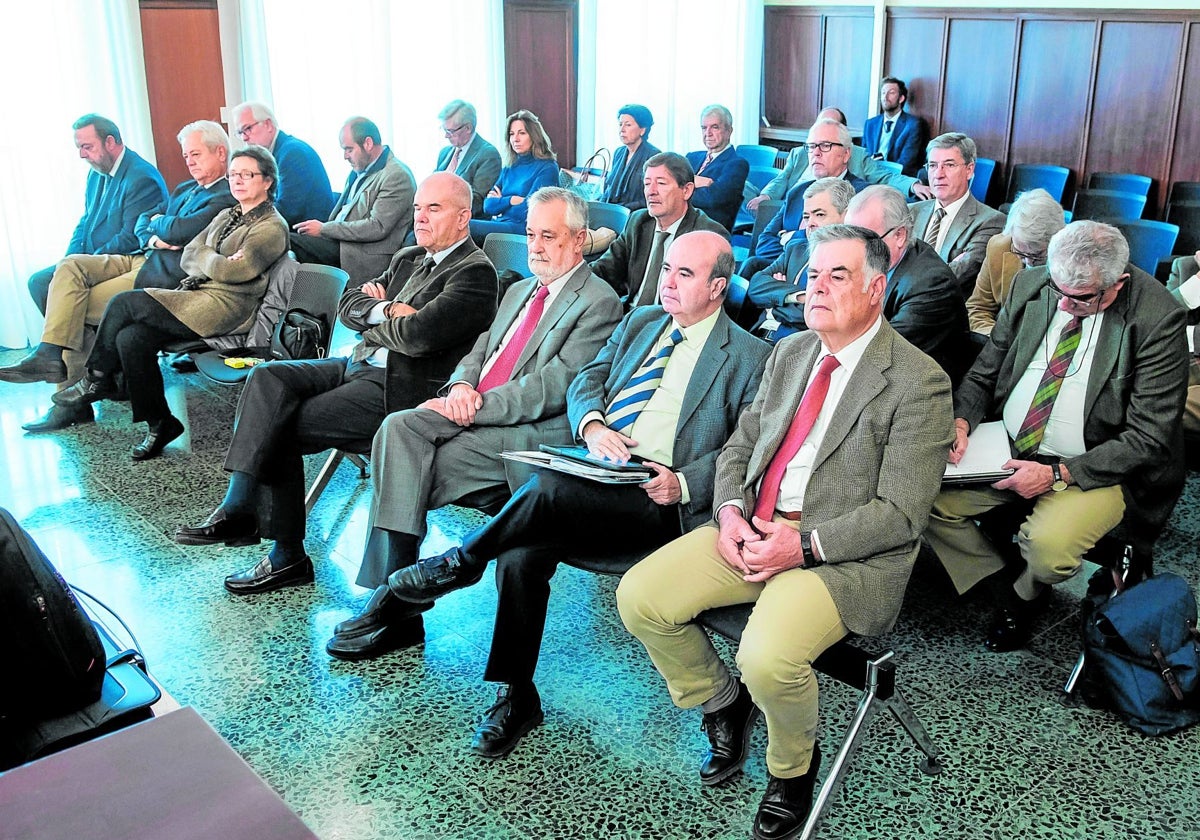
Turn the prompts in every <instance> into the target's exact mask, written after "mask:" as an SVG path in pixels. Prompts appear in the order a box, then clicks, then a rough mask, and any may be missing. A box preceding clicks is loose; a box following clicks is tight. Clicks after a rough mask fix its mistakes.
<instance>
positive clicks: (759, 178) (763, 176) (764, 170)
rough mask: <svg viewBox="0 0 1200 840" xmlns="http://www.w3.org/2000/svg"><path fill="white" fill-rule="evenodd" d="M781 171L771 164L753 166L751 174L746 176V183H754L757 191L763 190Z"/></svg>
mask: <svg viewBox="0 0 1200 840" xmlns="http://www.w3.org/2000/svg"><path fill="white" fill-rule="evenodd" d="M780 171H781V170H779V169H775V168H774V167H771V166H751V167H750V174H748V175H747V176H746V183H747V184H753V185H754V189H755V191H756V192H762V190H763V187H765V186H766V185H767V184H769V183H771V181H772V180H774V178H775V176H776V175H778V174H779V173H780Z"/></svg>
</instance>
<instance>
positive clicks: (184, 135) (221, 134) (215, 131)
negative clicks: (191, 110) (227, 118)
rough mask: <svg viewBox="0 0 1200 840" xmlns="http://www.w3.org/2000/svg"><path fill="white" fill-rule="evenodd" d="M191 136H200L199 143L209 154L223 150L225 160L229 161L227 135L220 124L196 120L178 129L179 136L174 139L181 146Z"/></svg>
mask: <svg viewBox="0 0 1200 840" xmlns="http://www.w3.org/2000/svg"><path fill="white" fill-rule="evenodd" d="M192 134H199V135H200V142H202V143H203V144H204V145H205V147H207V148H208V150H209V151H210V152H216V151H217V149H224V150H225V159H226V160H229V135H228V134H226V133H225V129H224V128H222V127H221V124H220V123H216V122H213V121H212V120H196V121H195V122H190V123H188V124H187V125H185V126H184V127H183V128H181V129H179V134H178V135H177V136H176V137H175V139H176V140H178V141H179V145H180V146H182V145H183V143H184V141H185V140H187V139H188V137H189V136H190V135H192Z"/></svg>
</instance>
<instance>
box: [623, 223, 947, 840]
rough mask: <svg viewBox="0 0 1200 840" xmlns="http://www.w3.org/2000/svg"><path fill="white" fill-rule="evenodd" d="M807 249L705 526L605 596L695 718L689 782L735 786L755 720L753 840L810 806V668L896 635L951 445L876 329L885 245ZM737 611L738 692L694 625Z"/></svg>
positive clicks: (913, 371)
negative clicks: (758, 770) (841, 643)
mask: <svg viewBox="0 0 1200 840" xmlns="http://www.w3.org/2000/svg"><path fill="white" fill-rule="evenodd" d="M810 239H811V240H812V243H813V244H812V247H813V251H812V259H811V262H810V265H809V280H808V289H807V291H808V295H807V298H806V302H805V322H806V323H807V324H808V326H809V328H810V331H809V332H803V333H797V334H795V335H792V336H788V337H787V338H785V339H784V340H783V341H781V342H780V343H779V344H778V345H777V346H776V349H775V352H774V353H773V354H772V355H771V357H770V358H769V359H768V361H767V368H766V372H765V374H764V375H763V381H762V384H761V386H760V387H759V391H758V396H757V397H756V398H755V400H754V403H753V404H752V405H751V406H750V407H749V408H748V409H746V411H745V412H744V413H743V414H742V416H741V419H740V420H739V422H738V427H737V430H736V431H735V432H734V433H733V436H732V437H731V438H730V439H729V442H728V443H726V444H725V448H724V449H723V450H722V452H721V455H720V457H719V458H718V460H717V474H716V487H715V490H714V492H713V508H714V510H715V511H716V515H715V520H714V521H713V522H710V523H708V524H707V525H703V526H701V527H700V528H697V529H696V530H694V531H692V532H691V533H689V534H687V535H685V536H683V537H680V538H679V539H678V540H675V541H674V542H672V543H670V544H669V545H667V546H665V547H664V548H662V549H660V550H659V551H657V552H655V553H654V554H652V555H650V556H649V557H648V558H646V559H645V560H643V561H642V562H641V563H639V564H638V565H637V566H635V567H634V568H633V569H631V570H630V571H629V572H628V573H627V574H626V575H625V578H624V579H623V580H622V582H621V585H620V588H619V589H618V590H617V604H618V607H619V608H620V611H621V618H622V620H623V621H624V622H625V626H626V627H627V628H629V630H630V632H631V633H633V634H634V635H635V636H637V637H638V639H639V640H641V642H642V643H643V644H644V645H645V646H646V649H647V651H648V652H649V653H650V658H651V659H652V660H653V662H654V665H655V667H657V668H658V670H659V671H660V672H661V673H662V674H663V676H664V677H665V678H666V680H667V687H668V689H669V690H670V693H671V699H672V700H673V701H674V702H675V704H676V705H678V706H680V707H683V708H689V707H694V706H701V707H702V708H703V711H704V730H705V732H706V733H707V734H708V738H709V741H710V743H711V750H710V752H709V754H708V755H707V756H706V757H705V759H704V761H703V763H702V764H701V767H700V778H701V781H702V782H703V783H705V784H715V783H717V782H719V781H722V780H723V779H725V778H727V777H728V776H730V775H732V774H733V773H735V772H737V770H738V769H740V767H741V764H742V762H743V760H744V758H745V754H746V745H747V743H748V741H749V734H750V729H751V727H752V724H753V722H754V719H755V717H756V715H757V713H758V709H759V708H761V709H762V710H763V712H764V713H765V715H766V720H767V738H768V745H767V769H768V770H769V772H770V779H769V782H768V785H767V791H766V794H765V796H764V797H763V800H762V803H761V804H760V806H759V809H758V814H757V816H756V817H755V821H754V834H755V836H756V837H760V838H768V839H769V840H773V839H774V838H783V837H791V836H792V835H793V833H794V832H795V831H797V830H798V829H799V827H800V826H802V825H803V824H804V821H805V819H806V818H807V816H808V813H809V811H810V810H811V807H812V791H813V782H814V781H815V780H816V776H817V769H818V767H819V764H820V751H819V750H818V749H817V748H816V744H815V735H816V730H817V713H818V709H817V683H816V678H815V677H814V676H813V674H812V669H811V663H812V662H813V661H814V660H815V659H816V658H817V657H818V656H820V654H821V653H822V652H823V651H825V650H826V649H827V648H829V647H830V646H831V645H833V644H834V643H836V642H837V641H838V640H840V639H841V638H843V637H844V636H845V635H846V634H847V633H850V632H853V633H858V634H863V635H874V634H879V633H883V632H885V631H887V630H889V629H890V628H891V626H892V624H893V623H894V622H895V620H896V616H897V614H898V613H899V611H900V604H901V601H902V600H903V597H904V589H905V586H906V585H907V583H908V577H909V573H910V572H911V570H912V565H913V561H914V560H915V558H916V556H917V550H918V548H919V546H920V539H921V531H922V530H923V529H924V527H925V521H926V518H927V517H928V515H929V509H930V506H931V505H932V503H933V499H934V496H936V495H937V492H938V488H939V486H940V484H941V478H942V473H943V471H944V468H945V462H946V454H947V451H948V449H949V445H950V442H951V440H952V439H953V418H952V411H951V400H950V381H949V379H948V378H947V376H946V374H945V373H943V372H942V370H941V369H940V368H939V367H938V366H937V365H936V364H935V363H934V362H933V360H932V359H930V358H929V357H928V356H926V355H925V354H924V353H922V352H920V351H919V350H917V349H916V348H915V347H913V346H912V345H911V344H909V343H908V342H907V341H905V340H904V339H903V338H902V337H901V336H900V335H898V334H897V333H896V332H895V330H893V329H892V328H891V327H890V326H888V324H887V323H886V322H885V321H884V320H883V318H882V314H881V313H882V304H883V294H884V289H885V286H886V285H887V276H886V272H887V267H888V263H889V255H888V250H887V246H886V245H885V244H884V243H883V241H882V240H881V239H880V238H879V237H878V236H876V235H875V234H874V233H873V232H871V231H868V230H866V229H865V228H858V227H854V226H851V225H829V226H826V227H824V228H821V229H820V230H816V231H813V232H812V233H810ZM810 383H811V384H810ZM826 389H827V391H828V393H826V394H824V395H823V396H821V393H822V392H823V391H824V390H826ZM802 396H803V397H805V398H806V399H805V402H804V404H803V406H801V402H802ZM818 406H819V409H818V408H817V407H818ZM814 414H815V421H813V419H812V418H813V415H814ZM805 419H808V420H809V424H805V423H804V421H805ZM805 425H810V426H811V427H810V428H809V429H808V430H807V431H805V430H804V429H803V428H802V427H803V426H805ZM798 427H800V428H798ZM760 496H761V497H763V499H764V501H763V502H762V504H758V499H759V497H760ZM772 499H774V500H775V501H774V503H772V501H771V500H772ZM759 508H761V509H759ZM801 511H803V517H801ZM738 603H754V604H755V607H754V613H753V614H752V615H751V617H750V621H749V623H748V624H747V625H746V629H745V631H744V632H743V634H742V641H741V645H740V648H739V651H738V655H737V662H738V666H739V668H740V669H741V672H742V680H743V681H744V684H743V682H739V681H738V680H737V679H735V678H734V677H733V676H732V675H731V674H730V672H729V670H728V669H727V667H726V666H725V664H724V663H723V662H722V661H721V659H720V658H719V657H718V656H717V653H716V651H715V650H714V649H713V647H712V644H711V642H709V640H708V637H707V636H706V635H705V633H704V631H703V630H702V629H701V628H700V627H699V626H698V625H696V624H695V623H694V619H695V618H696V616H698V615H699V614H700V613H701V612H703V611H704V610H706V609H708V608H710V607H716V606H724V605H729V604H738Z"/></svg>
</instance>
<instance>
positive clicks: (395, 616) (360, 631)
mask: <svg viewBox="0 0 1200 840" xmlns="http://www.w3.org/2000/svg"><path fill="white" fill-rule="evenodd" d="M432 608H433V602H432V601H429V602H426V603H423V604H410V603H408V602H407V601H401V600H400V599H399V598H395V597H393V596H392V593H391V592H390V591H388V588H387V587H386V586H377V587H375V591H374V592H372V593H371V597H370V599H369V600H368V601H367V603H366V606H364V607H363V608H362V611H361V612H359V614H358V615H356V616H354V618H348V619H346V620H345V621H341V622H338V624H337V625H336V626H335V627H334V628H333V635H335V636H347V637H349V636H362V635H364V634H366V633H374V632H375V631H376V630H378V629H380V628H381V627H383V626H384V625H387V624H395V623H399V622H401V621H403V620H404V619H406V618H411V617H412V616H414V615H420V614H421V613H423V612H425V611H426V610H430V609H432Z"/></svg>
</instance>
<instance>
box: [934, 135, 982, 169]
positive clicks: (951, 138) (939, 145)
mask: <svg viewBox="0 0 1200 840" xmlns="http://www.w3.org/2000/svg"><path fill="white" fill-rule="evenodd" d="M934 149H958V151H959V153H960V154H961V155H962V159H963V163H966V164H971V163H974V162H975V152H976V149H975V141H974V140H972V139H971V138H970V137H968V136H967V135H965V134H963V133H962V132H960V131H948V132H946V133H945V134H939V135H938V136H937V137H934V138H933V139H932V140H930V141H929V145H928V146H926V147H925V155H926V156H928V155H929V153H930V152H931V151H933V150H934Z"/></svg>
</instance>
